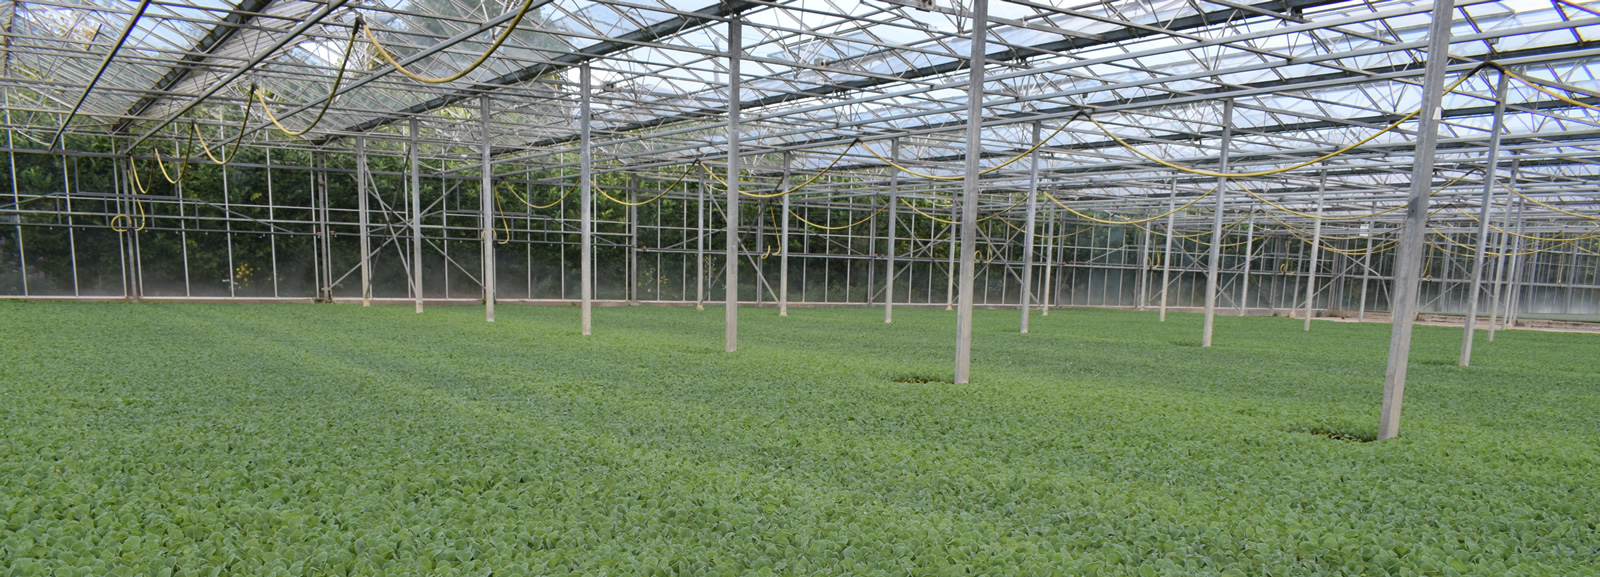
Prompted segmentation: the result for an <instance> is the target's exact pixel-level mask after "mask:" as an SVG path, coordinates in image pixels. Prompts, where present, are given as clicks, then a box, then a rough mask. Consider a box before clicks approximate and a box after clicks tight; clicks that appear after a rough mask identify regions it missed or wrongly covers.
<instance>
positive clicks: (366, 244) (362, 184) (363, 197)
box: [356, 136, 372, 307]
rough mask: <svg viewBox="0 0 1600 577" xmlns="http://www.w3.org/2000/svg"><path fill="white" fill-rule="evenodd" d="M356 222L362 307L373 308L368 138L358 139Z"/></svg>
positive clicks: (358, 137)
mask: <svg viewBox="0 0 1600 577" xmlns="http://www.w3.org/2000/svg"><path fill="white" fill-rule="evenodd" d="M356 212H357V213H359V214H357V215H356V221H357V223H358V224H359V227H360V229H361V231H360V233H361V243H360V244H361V306H363V307H370V306H372V239H371V238H369V237H368V235H369V234H370V231H371V222H370V221H369V220H368V218H369V217H368V214H367V137H365V136H357V137H356Z"/></svg>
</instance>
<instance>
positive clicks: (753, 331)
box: [0, 301, 1600, 576]
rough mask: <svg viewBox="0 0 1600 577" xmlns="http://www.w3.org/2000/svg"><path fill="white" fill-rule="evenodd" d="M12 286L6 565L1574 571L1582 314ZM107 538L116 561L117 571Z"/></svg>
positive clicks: (1582, 416)
mask: <svg viewBox="0 0 1600 577" xmlns="http://www.w3.org/2000/svg"><path fill="white" fill-rule="evenodd" d="M577 315H578V311H577V309H576V308H570V307H526V306H504V307H500V308H499V309H498V311H497V316H498V322H496V323H494V324H488V323H485V322H483V312H482V310H481V309H479V308H476V307H435V308H430V309H428V311H427V312H426V313H425V314H422V315H418V314H415V313H413V312H412V310H411V308H410V306H379V307H373V308H362V307H360V306H356V305H346V304H340V305H326V304H324V305H311V304H268V305H240V304H189V303H144V304H130V303H60V302H17V301H8V302H0V523H3V525H0V575H32V574H55V575H67V576H72V575H105V574H113V573H120V572H123V571H125V572H127V573H128V574H135V573H142V574H149V575H158V574H160V575H165V574H168V570H169V569H170V570H171V571H170V574H172V575H188V574H202V573H204V574H214V573H212V572H211V571H212V570H213V569H216V570H218V572H220V573H223V574H239V575H306V574H321V573H325V572H326V573H339V574H352V575H410V574H430V575H435V574H438V575H449V574H461V575H489V574H493V575H521V574H565V573H574V574H601V573H604V574H612V575H660V574H685V575H701V574H706V575H745V574H754V573H762V572H770V573H774V574H790V575H814V574H822V575H907V574H914V575H925V574H990V575H1048V574H1064V575H1138V576H1148V575H1385V574H1388V575H1457V574H1461V575H1469V574H1475V575H1519V574H1521V575H1595V574H1597V569H1596V567H1597V566H1600V475H1597V474H1596V472H1597V471H1600V451H1597V446H1600V336H1597V335H1591V334H1572V333H1557V332H1536V331H1506V332H1502V333H1500V334H1499V335H1498V336H1497V339H1496V341H1495V342H1492V343H1490V342H1484V340H1483V339H1479V342H1478V347H1477V350H1476V354H1475V357H1474V361H1475V366H1473V367H1466V368H1464V367H1459V366H1456V356H1457V348H1458V347H1459V342H1460V338H1461V335H1460V329H1450V328H1443V327H1432V326H1419V327H1417V329H1416V344H1415V349H1414V353H1413V355H1412V365H1411V368H1410V380H1409V382H1408V386H1407V388H1406V399H1405V400H1406V404H1405V407H1404V420H1403V421H1402V425H1401V436H1400V438H1398V439H1395V440H1392V441H1384V442H1364V441H1365V440H1366V439H1370V438H1371V437H1372V436H1373V434H1374V433H1375V431H1376V428H1377V421H1378V409H1379V403H1380V400H1381V393H1382V388H1383V373H1384V366H1385V359H1386V354H1387V346H1388V337H1389V326H1388V325H1385V324H1376V323H1315V324H1313V327H1312V331H1311V332H1309V333H1307V332H1303V331H1302V330H1301V321H1299V320H1296V319H1289V318H1272V317H1245V318H1240V317H1219V318H1218V319H1217V332H1216V343H1217V346H1216V347H1214V348H1210V349H1205V348H1201V347H1199V346H1198V344H1199V340H1200V339H1199V333H1200V323H1201V319H1200V316H1199V315H1194V314H1187V313H1173V314H1171V315H1170V316H1169V319H1168V322H1166V323H1158V322H1157V321H1156V313H1154V312H1130V311H1117V310H1103V309H1059V310H1056V311H1053V312H1052V313H1051V314H1050V315H1049V316H1048V317H1040V316H1035V317H1034V318H1033V319H1032V333H1031V334H1026V335H1022V334H1017V331H1016V326H1017V321H1018V318H1017V317H1018V314H1017V313H1016V312H1015V311H998V310H983V311H978V312H977V313H976V317H975V318H976V320H975V337H974V352H973V383H972V384H970V385H952V384H949V383H948V381H947V379H948V377H949V374H950V371H951V362H952V361H951V357H952V355H953V349H954V343H953V341H954V332H955V330H954V325H955V323H954V321H955V317H954V313H952V312H947V311H943V310H937V309H913V308H907V309H903V310H898V309H897V310H896V316H895V322H894V323H893V324H884V323H883V313H882V311H881V310H880V309H863V308H849V309H844V308H840V309H796V310H793V311H791V312H790V316H789V317H787V318H779V317H777V316H776V311H773V310H771V309H748V310H744V311H741V315H740V321H741V326H740V336H741V338H742V341H741V343H740V350H739V352H737V353H733V354H727V353H723V352H722V318H723V315H722V312H721V310H720V309H717V308H712V307H708V308H707V310H705V311H703V312H697V311H695V310H694V309H692V308H670V307H615V308H598V309H596V310H595V312H594V315H595V320H594V327H595V329H594V332H595V334H594V336H592V337H582V336H579V335H578V331H577V326H578V317H577ZM118 569H121V570H122V571H118Z"/></svg>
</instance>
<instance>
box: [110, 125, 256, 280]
mask: <svg viewBox="0 0 1600 577" xmlns="http://www.w3.org/2000/svg"><path fill="white" fill-rule="evenodd" d="M265 156H266V160H267V220H268V221H269V222H277V221H278V213H277V206H278V204H277V202H276V201H274V200H273V199H272V149H271V148H268V149H266V152H265ZM129 168H130V169H132V166H131V165H130V166H129ZM267 248H268V250H269V251H270V253H269V254H270V256H271V257H272V271H271V272H272V298H278V235H277V234H272V235H269V236H268V237H267Z"/></svg>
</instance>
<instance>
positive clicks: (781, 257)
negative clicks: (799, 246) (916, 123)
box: [778, 150, 894, 317]
mask: <svg viewBox="0 0 1600 577" xmlns="http://www.w3.org/2000/svg"><path fill="white" fill-rule="evenodd" d="M793 160H794V159H793V158H791V157H790V153H789V151H787V150H785V151H783V184H781V185H779V187H780V190H784V191H787V190H789V164H790V162H792V161H793ZM890 186H891V187H893V186H894V185H890ZM790 196H793V195H792V194H785V195H783V207H782V210H781V211H780V212H779V214H778V219H779V222H780V223H781V224H779V225H778V226H779V230H780V232H779V234H778V316H780V317H786V316H789V206H790V203H789V197H790Z"/></svg>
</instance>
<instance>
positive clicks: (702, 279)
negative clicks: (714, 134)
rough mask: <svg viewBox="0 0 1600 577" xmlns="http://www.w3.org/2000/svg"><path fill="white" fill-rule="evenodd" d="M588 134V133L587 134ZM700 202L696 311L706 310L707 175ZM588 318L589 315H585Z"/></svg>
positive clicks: (702, 176)
mask: <svg viewBox="0 0 1600 577" xmlns="http://www.w3.org/2000/svg"><path fill="white" fill-rule="evenodd" d="M585 134H587V132H585ZM698 190H699V201H698V202H696V203H695V206H696V208H697V212H696V214H695V220H694V229H695V235H694V310H697V311H703V310H706V175H705V173H704V172H701V173H700V187H699V189H698ZM584 316H586V317H587V316H588V315H584Z"/></svg>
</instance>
